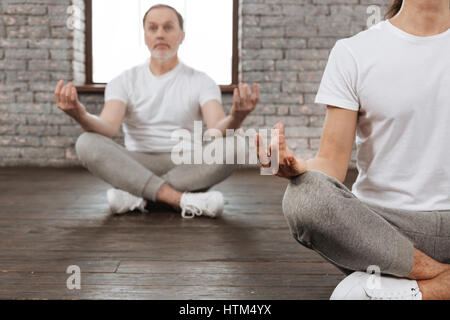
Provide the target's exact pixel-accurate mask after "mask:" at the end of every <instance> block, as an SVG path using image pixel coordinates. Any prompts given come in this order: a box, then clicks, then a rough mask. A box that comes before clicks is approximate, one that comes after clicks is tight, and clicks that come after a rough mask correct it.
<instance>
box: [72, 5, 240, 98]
mask: <svg viewBox="0 0 450 320" xmlns="http://www.w3.org/2000/svg"><path fill="white" fill-rule="evenodd" d="M157 3H163V4H168V5H170V6H172V7H174V8H175V9H177V10H178V11H179V12H180V13H181V15H182V16H183V18H184V20H185V25H184V30H185V32H186V38H185V40H184V42H183V44H182V45H181V46H180V49H179V57H180V59H181V60H182V61H183V62H185V63H186V64H187V65H189V66H191V67H193V68H195V69H197V70H200V71H204V72H206V73H207V74H208V75H209V76H210V77H212V78H213V79H214V80H215V81H216V83H217V84H219V85H220V86H221V88H222V90H223V91H230V90H231V87H232V85H234V84H236V83H237V81H238V79H237V75H238V71H237V68H238V62H237V27H238V24H237V20H238V17H237V14H238V8H237V6H238V0H221V1H211V0H195V1H192V0H191V1H188V0H133V1H125V0H86V86H82V87H80V89H81V90H80V91H100V92H101V91H103V90H104V86H105V84H106V83H107V82H109V81H110V80H111V79H112V78H114V77H115V76H117V75H119V74H120V73H121V72H123V71H125V70H126V69H128V68H131V67H133V66H135V65H137V64H140V63H143V62H145V60H146V59H148V58H149V57H150V52H149V50H148V48H147V46H146V45H145V42H144V29H143V26H142V18H143V16H144V14H145V12H146V11H147V10H148V9H149V8H150V7H151V6H152V5H154V4H157Z"/></svg>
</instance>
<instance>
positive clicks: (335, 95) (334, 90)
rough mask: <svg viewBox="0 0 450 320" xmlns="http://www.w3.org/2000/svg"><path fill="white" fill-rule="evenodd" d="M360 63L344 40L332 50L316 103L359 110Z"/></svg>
mask: <svg viewBox="0 0 450 320" xmlns="http://www.w3.org/2000/svg"><path fill="white" fill-rule="evenodd" d="M357 80H358V64H357V61H356V60H355V57H354V56H353V54H352V53H351V51H350V49H349V48H348V47H347V46H346V45H345V44H344V43H343V40H339V41H337V42H336V44H335V46H334V47H333V49H332V50H331V53H330V57H329V59H328V63H327V66H326V68H325V72H324V74H323V77H322V81H321V83H320V86H319V91H318V92H317V96H316V100H315V103H321V104H325V105H332V106H336V107H340V108H343V109H349V110H354V111H358V110H359V106H360V103H359V97H358V94H357Z"/></svg>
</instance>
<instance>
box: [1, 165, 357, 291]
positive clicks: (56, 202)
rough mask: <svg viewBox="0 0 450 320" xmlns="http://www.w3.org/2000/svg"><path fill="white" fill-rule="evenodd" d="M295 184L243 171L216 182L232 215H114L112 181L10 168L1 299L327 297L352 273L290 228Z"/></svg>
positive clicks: (5, 178) (4, 183)
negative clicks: (288, 197)
mask: <svg viewBox="0 0 450 320" xmlns="http://www.w3.org/2000/svg"><path fill="white" fill-rule="evenodd" d="M355 176H356V172H355V171H349V174H348V177H347V180H346V185H347V186H348V187H350V186H351V183H352V182H353V181H354V179H355ZM286 185H287V180H284V179H280V178H277V177H270V176H261V175H259V172H258V171H257V170H252V169H246V170H240V171H238V172H236V173H235V174H233V176H231V177H230V178H229V179H228V180H226V181H224V182H222V183H221V184H219V185H217V186H215V187H214V188H213V189H214V190H219V191H221V192H222V193H223V194H224V196H225V198H226V204H225V211H224V215H223V217H221V218H220V219H209V218H204V217H198V218H196V219H191V220H185V219H182V218H181V217H180V215H179V213H176V212H173V211H168V210H165V209H164V208H162V209H161V208H159V209H157V210H156V209H155V210H156V211H152V212H148V213H144V214H139V213H130V214H125V215H111V214H110V213H109V210H108V206H107V203H106V196H105V192H106V190H107V189H108V188H109V186H108V185H107V184H106V183H104V182H102V181H101V180H99V179H98V178H96V177H94V176H92V175H91V174H90V173H89V172H87V171H86V170H84V169H82V168H72V169H51V168H1V169H0V195H1V196H0V284H1V285H0V299H328V297H329V296H330V294H331V292H332V290H333V289H334V287H335V286H336V285H337V283H339V281H340V280H341V279H342V278H343V277H344V275H343V274H342V273H341V272H340V271H339V270H338V269H336V268H335V267H334V266H332V265H330V264H328V263H326V262H325V261H324V260H323V259H322V257H320V256H319V255H318V254H316V253H315V252H313V251H311V250H308V249H306V248H304V247H302V246H301V245H299V244H298V243H297V242H296V241H295V240H294V239H293V238H292V237H291V235H290V233H289V228H288V226H287V224H286V221H285V220H284V217H283V214H282V210H281V200H282V197H283V193H284V190H285V188H286ZM69 265H78V266H79V267H80V269H81V282H82V289H81V290H69V289H67V288H66V280H67V278H68V277H69V276H70V275H69V274H67V273H66V269H67V267H68V266H69Z"/></svg>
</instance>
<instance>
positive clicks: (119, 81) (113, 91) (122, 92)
mask: <svg viewBox="0 0 450 320" xmlns="http://www.w3.org/2000/svg"><path fill="white" fill-rule="evenodd" d="M124 78H125V74H121V75H119V76H117V77H115V78H114V79H112V80H111V81H110V82H109V83H108V84H107V85H106V88H105V103H106V102H107V101H109V100H120V101H122V102H124V103H125V104H126V105H129V102H130V101H129V94H128V90H127V86H126V81H125V79H124Z"/></svg>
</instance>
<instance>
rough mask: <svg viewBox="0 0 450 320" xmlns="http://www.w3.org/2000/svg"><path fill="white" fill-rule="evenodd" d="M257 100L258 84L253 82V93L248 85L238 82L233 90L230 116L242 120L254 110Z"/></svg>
mask: <svg viewBox="0 0 450 320" xmlns="http://www.w3.org/2000/svg"><path fill="white" fill-rule="evenodd" d="M258 100H259V87H258V84H256V83H254V84H253V94H252V92H251V90H250V87H249V86H248V84H246V83H239V85H238V87H237V88H235V89H234V92H233V107H232V108H231V112H230V114H231V116H232V117H233V118H234V119H236V120H238V121H244V119H245V118H246V117H247V116H248V115H249V113H250V112H252V111H253V110H255V108H256V104H257V103H258Z"/></svg>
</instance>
